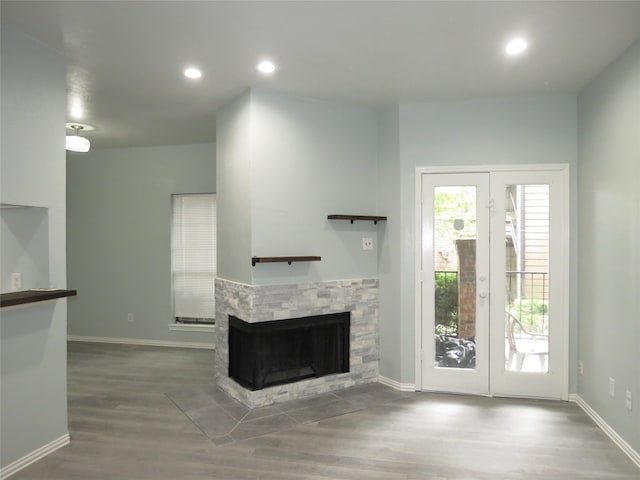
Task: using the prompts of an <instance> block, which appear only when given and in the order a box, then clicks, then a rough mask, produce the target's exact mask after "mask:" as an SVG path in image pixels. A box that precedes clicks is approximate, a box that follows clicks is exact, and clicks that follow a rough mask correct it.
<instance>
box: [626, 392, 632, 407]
mask: <svg viewBox="0 0 640 480" xmlns="http://www.w3.org/2000/svg"><path fill="white" fill-rule="evenodd" d="M626 404H627V410H631V390H627V396H626Z"/></svg>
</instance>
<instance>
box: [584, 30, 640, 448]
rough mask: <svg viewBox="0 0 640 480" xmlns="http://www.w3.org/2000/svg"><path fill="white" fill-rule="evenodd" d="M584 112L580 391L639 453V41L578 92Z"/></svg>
mask: <svg viewBox="0 0 640 480" xmlns="http://www.w3.org/2000/svg"><path fill="white" fill-rule="evenodd" d="M578 118H579V139H580V143H579V152H580V156H579V162H580V169H579V180H578V184H579V191H578V195H579V197H578V199H579V205H580V218H579V231H578V237H579V242H580V243H579V321H580V331H579V332H580V333H579V356H580V358H581V359H582V361H583V362H584V375H581V376H580V377H579V394H580V395H581V396H582V398H583V399H584V400H585V401H586V402H587V403H588V404H589V405H590V406H591V407H592V408H593V409H594V410H595V411H596V412H598V414H599V415H600V416H601V417H602V418H603V419H604V420H605V421H606V422H607V423H608V424H609V425H610V426H611V427H613V428H614V429H615V430H616V432H618V434H620V435H621V436H622V437H623V438H624V439H625V440H626V441H627V443H629V444H630V445H631V446H632V447H633V448H634V449H635V451H636V452H640V361H639V358H638V355H639V354H638V352H640V295H639V293H640V194H639V193H638V192H639V191H640V190H639V189H638V186H639V184H640V41H637V42H636V43H635V44H634V45H632V46H631V47H630V48H629V49H628V50H627V51H626V53H624V54H623V55H622V56H621V57H620V58H618V59H617V60H616V61H615V62H614V63H613V64H612V65H611V66H609V68H607V69H606V70H605V71H604V73H602V74H601V75H600V76H599V77H598V78H597V79H596V80H594V81H593V82H591V84H589V85H588V86H587V87H586V88H585V89H584V90H583V91H582V92H581V93H580V95H579V97H578ZM610 377H611V378H614V379H615V382H616V395H615V397H614V398H611V397H610V396H609V394H608V391H609V378H610ZM627 389H628V390H630V391H631V392H632V394H633V410H632V411H628V410H627V409H626V407H625V391H626V390H627Z"/></svg>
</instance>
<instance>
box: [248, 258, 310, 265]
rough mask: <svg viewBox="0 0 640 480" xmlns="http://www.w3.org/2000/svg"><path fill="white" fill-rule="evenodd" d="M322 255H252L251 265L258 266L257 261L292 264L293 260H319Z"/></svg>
mask: <svg viewBox="0 0 640 480" xmlns="http://www.w3.org/2000/svg"><path fill="white" fill-rule="evenodd" d="M320 260H322V258H321V257H316V256H307V257H252V258H251V265H252V266H254V267H255V266H256V263H276V262H287V263H288V264H289V265H291V263H292V262H319V261H320Z"/></svg>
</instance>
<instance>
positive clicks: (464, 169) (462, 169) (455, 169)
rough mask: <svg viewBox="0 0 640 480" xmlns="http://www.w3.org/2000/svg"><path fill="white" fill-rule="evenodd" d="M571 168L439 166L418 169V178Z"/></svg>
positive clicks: (550, 165)
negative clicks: (439, 175)
mask: <svg viewBox="0 0 640 480" xmlns="http://www.w3.org/2000/svg"><path fill="white" fill-rule="evenodd" d="M568 168H569V164H568V163H533V164H526V163H519V164H517V165H461V166H452V167H446V166H438V167H416V174H417V176H420V175H422V174H423V173H491V172H535V171H540V170H542V171H545V170H547V171H555V170H565V169H568Z"/></svg>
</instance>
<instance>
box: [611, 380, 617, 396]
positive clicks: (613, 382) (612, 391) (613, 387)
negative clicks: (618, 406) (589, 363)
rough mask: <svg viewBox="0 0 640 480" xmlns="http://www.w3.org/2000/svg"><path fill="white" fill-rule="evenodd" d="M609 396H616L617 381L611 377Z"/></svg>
mask: <svg viewBox="0 0 640 480" xmlns="http://www.w3.org/2000/svg"><path fill="white" fill-rule="evenodd" d="M609 396H610V397H615V396H616V381H615V379H613V378H611V377H609Z"/></svg>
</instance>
